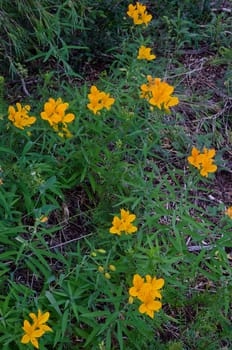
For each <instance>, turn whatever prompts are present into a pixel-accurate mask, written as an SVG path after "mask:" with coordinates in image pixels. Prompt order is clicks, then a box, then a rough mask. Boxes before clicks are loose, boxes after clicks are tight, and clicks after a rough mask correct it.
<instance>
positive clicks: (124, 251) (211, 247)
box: [0, 0, 232, 350]
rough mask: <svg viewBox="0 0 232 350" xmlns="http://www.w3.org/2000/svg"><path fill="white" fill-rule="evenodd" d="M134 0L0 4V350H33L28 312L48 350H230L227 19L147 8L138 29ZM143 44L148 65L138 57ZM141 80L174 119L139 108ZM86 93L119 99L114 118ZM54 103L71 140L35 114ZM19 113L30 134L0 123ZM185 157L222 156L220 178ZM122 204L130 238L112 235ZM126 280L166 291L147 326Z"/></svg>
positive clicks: (205, 9) (175, 7) (162, 5)
mask: <svg viewBox="0 0 232 350" xmlns="http://www.w3.org/2000/svg"><path fill="white" fill-rule="evenodd" d="M36 3H37V2H36ZM129 3H130V2H129V1H127V2H124V1H113V2H112V6H111V7H110V8H109V4H108V2H107V1H100V2H98V3H97V2H91V3H90V2H89V1H87V0H85V1H77V2H73V1H65V2H53V1H42V2H40V5H39V6H37V5H36V6H35V4H34V3H33V2H28V1H25V2H21V1H20V2H17V4H15V3H14V2H13V3H12V4H11V5H10V4H8V5H6V4H5V2H4V1H0V17H1V18H3V17H4V16H5V17H4V18H6V21H4V22H3V21H1V23H0V25H1V28H2V31H1V34H0V36H1V39H2V50H1V51H0V55H1V56H0V60H1V61H2V60H3V57H5V58H6V60H5V61H4V65H3V66H2V73H1V74H2V77H1V81H0V84H1V85H0V107H1V110H0V123H1V129H0V130H1V131H0V153H1V161H0V181H1V185H0V281H1V283H0V344H1V346H2V349H3V350H11V349H21V350H23V349H26V348H28V349H33V346H32V345H31V344H30V343H27V344H22V343H21V339H22V336H23V330H22V327H23V322H24V320H30V318H29V313H31V312H33V313H37V310H38V309H40V310H42V312H47V311H48V312H49V313H50V317H49V320H48V324H49V326H50V327H51V328H52V330H53V331H52V332H46V333H45V334H44V335H43V336H42V337H41V338H39V349H42V350H43V349H55V348H56V349H58V350H61V349H77V348H78V349H90V350H95V349H96V350H118V349H120V350H125V349H126V350H129V349H131V350H134V349H138V350H140V349H147V350H149V349H151V350H154V349H155V350H156V349H157V350H158V349H164V350H165V349H167V350H189V349H190V350H191V349H192V350H195V349H196V350H201V349H202V350H203V349H207V350H216V349H224V350H226V349H227V350H229V349H230V348H231V344H232V339H231V291H232V288H231V250H232V245H231V228H232V220H231V218H230V217H229V216H228V215H225V210H226V209H227V208H228V207H230V206H231V205H232V204H231V203H232V202H231V197H230V195H229V193H230V190H231V165H230V163H231V148H230V144H231V139H232V134H231V115H230V108H229V104H230V102H231V98H230V93H231V74H230V65H231V62H230V58H231V51H230V48H229V46H230V43H229V41H228V37H227V31H228V28H229V19H228V15H227V13H226V12H223V11H222V10H221V9H220V6H219V5H220V4H218V5H217V4H215V8H216V9H217V10H218V11H216V12H215V11H212V8H211V6H210V2H208V1H197V3H198V5H199V9H200V10H199V11H197V10H196V8H195V7H194V6H193V4H192V2H190V1H172V2H166V1H164V2H163V1H162V2H161V1H157V2H156V4H155V5H154V4H153V2H151V1H146V2H144V4H146V5H147V10H148V12H149V13H151V14H152V15H153V20H152V22H151V23H149V25H148V26H147V27H143V26H135V25H133V21H132V19H131V18H129V17H128V16H127V14H126V12H127V7H128V4H129ZM217 6H218V7H217ZM22 13H24V14H25V15H26V18H25V20H24V19H23V17H22ZM202 27H203V28H205V30H204V31H203V32H202V30H200V28H202ZM13 28H16V29H15V30H13ZM103 29H104V30H103ZM29 33H30V35H29ZM27 34H28V35H29V40H26V39H27ZM103 36H104V37H103ZM25 40H26V41H25ZM103 42H104V45H103ZM141 45H144V46H147V47H151V48H152V52H153V53H154V54H156V56H157V58H156V59H155V60H153V61H151V62H149V61H145V60H138V59H137V55H138V49H139V47H140V46H141ZM202 47H204V48H205V47H207V50H206V51H204V52H202V51H201V49H202ZM190 48H191V50H195V51H196V52H194V53H190V52H188V50H190ZM192 54H193V56H191V55H192ZM194 55H197V56H194ZM198 55H200V56H198ZM202 55H203V56H202ZM190 56H191V57H190ZM195 57H197V58H196V59H195ZM202 58H203V60H202ZM54 62H55V63H54ZM99 62H101V64H102V65H103V66H101V65H100V63H99ZM201 64H203V65H202V69H201V70H198V69H199V65H201ZM99 65H100V66H99ZM97 67H98V68H97ZM96 69H97V72H96ZM9 72H10V74H11V73H14V74H13V78H12V80H11V78H10V75H9ZM91 72H92V73H93V76H94V79H93V78H92V77H91ZM213 74H214V75H213ZM148 75H151V76H152V77H160V78H161V79H162V80H166V81H167V82H168V83H169V84H170V85H171V86H173V87H174V88H175V90H174V92H173V94H174V96H177V97H178V98H179V104H178V105H177V106H175V107H174V108H171V111H170V112H169V113H167V111H164V110H163V109H161V110H160V109H158V108H157V107H156V106H155V107H154V108H151V106H150V105H149V103H148V101H147V100H146V99H142V98H140V94H141V91H140V86H141V85H142V84H146V83H147V76H148ZM212 75H213V76H214V77H215V78H214V79H213V85H212V80H210V78H209V77H210V76H212ZM85 77H87V81H84V79H83V78H85ZM17 79H18V80H17ZM34 79H35V80H34ZM30 81H32V83H30ZM15 82H17V83H16V84H14V83H15ZM197 82H198V85H197ZM92 85H96V86H97V88H98V89H99V90H100V91H105V92H106V93H108V94H110V96H111V97H112V98H114V99H115V102H114V104H113V105H112V106H111V108H110V109H109V110H106V109H104V110H101V111H100V113H99V114H94V113H93V112H92V111H91V110H90V109H89V108H88V107H87V104H88V103H89V98H88V95H89V94H90V88H91V86H92ZM25 88H26V90H25ZM51 97H52V98H54V99H55V100H56V99H58V98H62V100H63V101H64V102H68V103H69V106H68V112H67V113H73V114H74V115H75V119H74V120H73V121H72V122H71V123H68V128H69V130H70V132H71V133H72V137H71V138H65V137H61V136H60V135H59V134H58V132H56V131H55V130H54V129H53V128H52V127H51V126H50V125H49V123H48V122H47V121H46V120H43V119H42V118H41V117H40V113H41V112H42V111H43V109H44V104H45V103H46V102H47V101H48V99H49V98H51ZM16 102H20V103H21V104H22V105H24V106H25V105H30V106H31V111H30V113H29V114H30V116H35V117H36V122H35V123H34V124H32V125H31V127H26V128H25V129H24V130H21V129H19V128H17V127H16V126H15V125H13V123H11V122H10V120H9V119H8V107H9V105H15V103H16ZM28 131H29V133H28ZM193 146H196V147H197V148H198V149H200V150H203V148H204V147H206V148H207V149H216V156H215V163H216V164H217V171H216V172H215V173H210V174H209V176H208V177H203V176H201V175H200V173H199V171H198V169H196V168H195V167H193V166H191V165H190V164H189V163H188V160H187V157H188V156H189V155H190V154H191V150H192V147H193ZM222 188H223V189H224V192H223V194H220V193H222V191H221V189H222ZM122 208H124V209H126V210H129V211H130V213H133V214H135V215H136V220H135V222H134V225H136V227H137V228H138V230H137V232H135V233H133V234H131V235H125V234H122V235H114V234H110V233H109V230H110V227H111V226H112V220H113V218H114V216H119V214H120V210H121V209H122ZM112 265H113V266H114V268H112ZM135 274H139V275H141V276H143V277H145V276H146V275H151V276H152V277H153V276H156V277H157V278H163V279H164V280H165V284H164V287H163V289H162V309H161V310H160V311H159V312H155V317H154V318H153V319H152V318H150V317H149V316H148V315H146V314H141V313H140V312H139V311H138V308H139V303H138V301H137V300H134V302H133V303H132V304H131V303H129V289H130V287H131V286H132V280H133V276H134V275H135Z"/></svg>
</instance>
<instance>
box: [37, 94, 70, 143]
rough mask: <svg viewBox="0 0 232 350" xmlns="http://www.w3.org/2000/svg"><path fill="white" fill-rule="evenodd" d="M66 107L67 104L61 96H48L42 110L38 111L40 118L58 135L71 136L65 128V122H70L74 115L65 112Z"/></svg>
mask: <svg viewBox="0 0 232 350" xmlns="http://www.w3.org/2000/svg"><path fill="white" fill-rule="evenodd" d="M68 107H69V104H68V103H67V102H63V101H62V99H61V98H58V99H57V100H54V98H49V100H48V102H46V103H45V104H44V111H43V112H41V113H40V116H41V118H42V119H44V120H47V121H48V123H49V124H50V126H51V127H52V128H53V129H54V130H55V131H56V132H58V135H59V136H60V137H64V136H66V137H71V136H72V134H71V133H70V131H69V130H68V128H67V123H71V122H72V121H73V120H74V119H75V115H74V114H73V113H67V114H65V112H66V109H67V108H68Z"/></svg>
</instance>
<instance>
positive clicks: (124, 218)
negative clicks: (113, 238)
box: [110, 209, 137, 236]
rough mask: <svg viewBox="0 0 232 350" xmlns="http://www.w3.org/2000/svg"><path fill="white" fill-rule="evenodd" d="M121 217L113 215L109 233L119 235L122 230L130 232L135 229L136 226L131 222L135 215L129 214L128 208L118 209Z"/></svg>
mask: <svg viewBox="0 0 232 350" xmlns="http://www.w3.org/2000/svg"><path fill="white" fill-rule="evenodd" d="M120 213H121V218H119V217H118V216H114V219H113V221H112V225H113V226H112V227H111V228H110V233H113V234H116V235H119V236H121V233H122V232H125V233H126V234H131V233H134V232H136V231H137V227H136V226H134V225H132V222H133V221H134V220H135V219H136V215H134V214H130V212H129V210H124V209H121V210H120Z"/></svg>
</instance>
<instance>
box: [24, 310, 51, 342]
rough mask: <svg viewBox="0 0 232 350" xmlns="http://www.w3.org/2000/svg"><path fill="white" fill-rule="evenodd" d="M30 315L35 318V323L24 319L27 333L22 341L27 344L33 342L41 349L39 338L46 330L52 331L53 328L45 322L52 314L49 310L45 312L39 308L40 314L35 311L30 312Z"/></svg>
mask: <svg viewBox="0 0 232 350" xmlns="http://www.w3.org/2000/svg"><path fill="white" fill-rule="evenodd" d="M29 316H30V317H31V319H32V320H33V323H32V324H31V323H30V322H29V321H27V320H24V323H23V327H22V328H23V330H24V331H25V334H24V335H23V337H22V339H21V343H22V344H27V343H29V342H31V343H32V345H33V346H34V347H35V348H36V349H39V343H38V338H40V337H42V336H43V335H44V333H45V332H52V329H51V328H50V327H49V326H47V325H46V324H45V323H46V322H47V321H48V319H49V316H50V314H49V312H45V313H44V314H43V313H42V312H41V311H40V310H38V316H36V314H34V313H30V314H29Z"/></svg>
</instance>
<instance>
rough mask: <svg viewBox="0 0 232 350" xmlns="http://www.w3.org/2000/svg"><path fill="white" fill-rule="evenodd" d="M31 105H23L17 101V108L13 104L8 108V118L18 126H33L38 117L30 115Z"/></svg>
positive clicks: (21, 127)
mask: <svg viewBox="0 0 232 350" xmlns="http://www.w3.org/2000/svg"><path fill="white" fill-rule="evenodd" d="M30 109H31V107H30V106H29V105H26V106H24V107H22V105H21V103H16V109H15V108H14V107H13V106H9V108H8V113H9V114H8V119H9V120H10V121H11V122H12V123H13V124H14V126H15V127H16V128H19V129H22V130H24V128H25V127H27V126H31V124H34V123H35V122H36V117H30V116H29V115H28V112H30Z"/></svg>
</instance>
